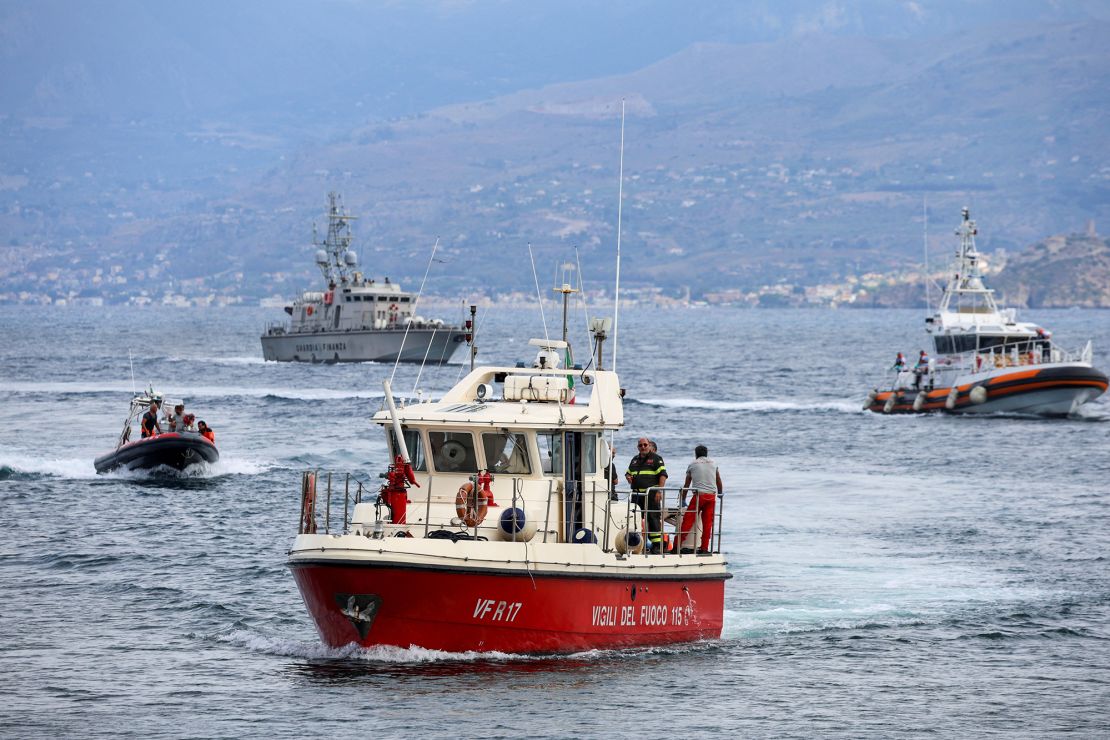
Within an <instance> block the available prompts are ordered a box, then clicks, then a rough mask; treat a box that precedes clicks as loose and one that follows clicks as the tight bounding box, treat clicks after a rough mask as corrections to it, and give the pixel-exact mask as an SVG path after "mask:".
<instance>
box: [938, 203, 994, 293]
mask: <svg viewBox="0 0 1110 740" xmlns="http://www.w3.org/2000/svg"><path fill="white" fill-rule="evenodd" d="M978 233H979V230H978V228H977V227H976V226H975V222H974V221H973V220H972V219H971V213H970V211H969V210H968V208H967V206H964V209H963V222H962V223H961V224H960V226H959V228H957V229H956V235H957V236H959V237H960V246H959V248H958V249H957V250H956V261H955V264H954V268H955V269H954V271H953V273H952V275H951V276H950V277H949V278H948V285H947V286H945V288H944V295H943V296H942V297H941V299H940V306H939V307H938V311H937V312H938V313H940V314H944V313H947V312H949V311H955V312H956V313H971V314H994V313H997V312H998V306H997V305H996V304H995V302H994V295H993V294H994V291H993V290H991V289H990V288H988V287H986V286H985V285H983V273H982V270H981V269H980V267H979V252H978V250H977V249H976V248H975V235H976V234H978ZM953 298H954V299H955V301H956V304H955V306H954V307H953V306H952V305H951V304H952V300H953Z"/></svg>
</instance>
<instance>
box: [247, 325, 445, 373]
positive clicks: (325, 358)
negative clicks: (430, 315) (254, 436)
mask: <svg viewBox="0 0 1110 740" xmlns="http://www.w3.org/2000/svg"><path fill="white" fill-rule="evenodd" d="M464 339H465V334H463V332H460V331H447V330H433V329H410V330H409V332H408V336H407V337H406V336H405V330H404V329H403V328H402V329H375V330H362V331H357V330H356V331H335V332H303V333H267V334H264V335H263V336H262V356H263V358H264V359H266V360H269V361H273V362H317V363H319V362H324V363H336V362H395V361H397V360H398V354H400V358H399V360H400V362H415V363H422V362H425V361H426V362H427V363H428V364H430V365H443V364H445V363H447V362H448V361H450V359H451V356H452V355H454V353H455V351H456V350H457V349H458V348H459V347H460V346H461V345H462V343H463V341H464ZM402 344H403V349H402Z"/></svg>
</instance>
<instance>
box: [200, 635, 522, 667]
mask: <svg viewBox="0 0 1110 740" xmlns="http://www.w3.org/2000/svg"><path fill="white" fill-rule="evenodd" d="M215 639H217V640H218V641H220V642H224V643H228V644H230V645H236V646H239V647H244V648H246V649H248V650H251V651H255V652H260V653H266V654H268V655H284V656H288V657H292V658H309V659H319V658H331V659H335V660H364V661H366V662H369V663H399V664H405V663H409V664H411V663H442V662H460V661H486V660H542V659H543V658H542V657H539V656H528V655H513V654H511V653H501V652H475V651H467V652H463V653H451V652H446V651H443V650H428V649H426V648H420V647H409V648H399V647H393V646H388V645H380V646H376V647H370V648H364V647H360V646H358V645H356V644H355V643H353V642H352V643H349V644H347V645H344V646H343V647H339V648H333V647H329V646H327V645H324V644H323V643H322V642H318V641H312V642H306V641H304V640H292V639H289V638H284V637H273V636H267V635H258V634H255V633H252V632H248V631H246V630H233V631H232V632H230V633H228V634H226V635H217V636H216V638H215Z"/></svg>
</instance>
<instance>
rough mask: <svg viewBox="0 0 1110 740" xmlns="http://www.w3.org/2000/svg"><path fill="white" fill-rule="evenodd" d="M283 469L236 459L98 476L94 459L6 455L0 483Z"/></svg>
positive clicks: (183, 476)
mask: <svg viewBox="0 0 1110 740" xmlns="http://www.w3.org/2000/svg"><path fill="white" fill-rule="evenodd" d="M280 467H281V466H280V465H279V464H278V463H277V462H274V461H268V462H262V461H254V460H243V459H237V458H226V457H225V458H221V459H220V460H218V461H217V462H215V463H199V464H197V465H192V466H190V467H188V468H186V469H185V470H183V471H182V470H174V469H172V468H166V467H161V468H155V469H153V470H126V469H123V468H120V469H118V470H114V471H112V472H110V473H102V474H97V472H96V468H94V467H93V462H92V458H91V457H89V458H54V459H44V458H41V457H37V456H34V455H30V454H20V453H7V454H4V455H2V456H0V480H40V479H43V478H61V479H64V480H113V479H114V480H150V479H152V478H176V479H181V480H193V479H209V478H221V477H224V476H231V475H259V474H261V473H265V472H268V471H270V470H275V469H278V468H280Z"/></svg>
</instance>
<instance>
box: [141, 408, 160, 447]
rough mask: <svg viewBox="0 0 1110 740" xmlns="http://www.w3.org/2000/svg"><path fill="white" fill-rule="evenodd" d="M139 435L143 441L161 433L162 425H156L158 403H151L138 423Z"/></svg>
mask: <svg viewBox="0 0 1110 740" xmlns="http://www.w3.org/2000/svg"><path fill="white" fill-rule="evenodd" d="M139 426H140V434H141V435H142V437H143V438H144V439H145V438H147V437H153V436H154V435H156V434H161V433H162V425H161V424H159V423H158V402H157V401H151V402H150V406H149V407H147V411H146V413H145V414H143V419H142V421H141V422H139Z"/></svg>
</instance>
